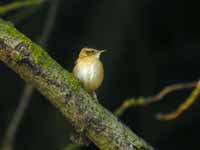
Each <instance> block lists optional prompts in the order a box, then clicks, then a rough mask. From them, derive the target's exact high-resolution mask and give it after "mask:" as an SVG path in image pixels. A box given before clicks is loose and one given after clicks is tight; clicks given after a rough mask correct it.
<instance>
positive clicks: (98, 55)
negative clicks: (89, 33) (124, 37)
mask: <svg viewBox="0 0 200 150" xmlns="http://www.w3.org/2000/svg"><path fill="white" fill-rule="evenodd" d="M104 52H106V50H100V51H99V52H98V53H97V55H96V57H97V58H99V57H100V55H101V54H102V53H104Z"/></svg>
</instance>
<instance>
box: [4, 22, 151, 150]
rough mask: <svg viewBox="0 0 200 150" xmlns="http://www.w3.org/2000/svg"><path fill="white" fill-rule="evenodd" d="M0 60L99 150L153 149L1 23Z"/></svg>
mask: <svg viewBox="0 0 200 150" xmlns="http://www.w3.org/2000/svg"><path fill="white" fill-rule="evenodd" d="M0 60H2V61H3V62H4V63H5V64H6V65H8V66H9V67H10V68H11V69H13V70H14V71H15V72H16V73H17V74H19V75H20V76H21V78H22V79H24V80H25V81H26V82H29V83H31V84H33V85H34V86H35V87H36V89H37V90H38V91H39V92H40V93H42V94H43V95H44V96H45V97H46V98H47V99H48V100H49V101H50V102H51V103H52V104H53V105H54V106H55V107H56V108H57V109H58V110H59V111H60V112H62V114H63V115H64V116H65V118H66V119H67V120H68V121H69V122H70V123H71V124H72V125H73V127H74V128H75V130H76V131H77V132H83V133H84V134H85V135H86V136H87V137H88V138H89V139H90V140H91V141H92V142H93V143H95V144H96V145H97V146H98V147H99V148H100V149H102V150H134V149H135V150H152V149H153V148H152V147H151V146H150V145H149V144H147V143H146V142H145V141H144V140H143V139H141V138H139V137H138V136H137V135H136V134H134V133H133V132H132V131H131V130H130V129H129V128H128V127H126V126H125V125H124V124H122V123H121V122H120V121H119V120H118V119H117V118H116V117H115V116H114V115H113V114H112V113H110V112H109V111H108V110H106V109H105V108H104V107H103V106H102V105H100V104H99V103H98V102H97V101H95V100H94V99H93V98H92V97H91V95H90V94H88V93H87V92H86V91H85V90H84V89H83V88H82V86H81V85H80V83H79V81H78V80H77V79H76V78H75V77H74V76H73V75H72V74H71V73H70V72H68V71H66V70H65V69H64V68H63V67H62V66H60V65H59V64H58V63H57V62H56V61H55V60H54V59H52V58H51V57H50V56H49V55H48V54H47V52H46V51H45V50H43V49H42V48H41V47H40V46H38V45H37V44H35V43H33V42H32V41H31V40H30V39H29V38H27V37H26V36H25V35H23V34H22V33H20V32H19V31H17V30H16V29H15V28H14V27H13V25H12V24H11V23H8V22H5V21H3V20H0Z"/></svg>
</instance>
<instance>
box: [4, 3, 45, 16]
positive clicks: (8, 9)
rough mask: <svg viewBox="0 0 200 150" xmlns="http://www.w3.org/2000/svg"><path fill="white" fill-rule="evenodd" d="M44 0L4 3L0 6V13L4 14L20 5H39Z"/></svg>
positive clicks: (20, 6)
mask: <svg viewBox="0 0 200 150" xmlns="http://www.w3.org/2000/svg"><path fill="white" fill-rule="evenodd" d="M45 1H46V0H26V1H15V2H12V3H9V4H6V5H2V6H0V14H5V13H7V12H9V11H12V10H15V9H19V8H22V7H27V6H33V5H39V4H41V3H43V2H45Z"/></svg>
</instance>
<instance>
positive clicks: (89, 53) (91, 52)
mask: <svg viewBox="0 0 200 150" xmlns="http://www.w3.org/2000/svg"><path fill="white" fill-rule="evenodd" d="M86 53H87V54H88V55H91V54H93V53H94V51H93V50H88V51H86Z"/></svg>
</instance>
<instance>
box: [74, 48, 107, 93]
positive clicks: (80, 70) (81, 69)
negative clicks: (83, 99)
mask: <svg viewBox="0 0 200 150" xmlns="http://www.w3.org/2000/svg"><path fill="white" fill-rule="evenodd" d="M103 52H105V50H96V49H92V48H83V49H81V51H80V53H79V56H78V59H77V60H76V62H75V67H74V69H73V74H74V76H75V77H76V78H78V80H79V81H80V82H81V83H82V84H83V86H84V88H85V89H86V90H87V91H88V92H90V93H91V94H95V93H94V92H95V90H96V89H98V88H99V87H100V86H101V84H102V81H103V78H104V68H103V64H102V62H101V61H100V55H101V54H102V53H103Z"/></svg>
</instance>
